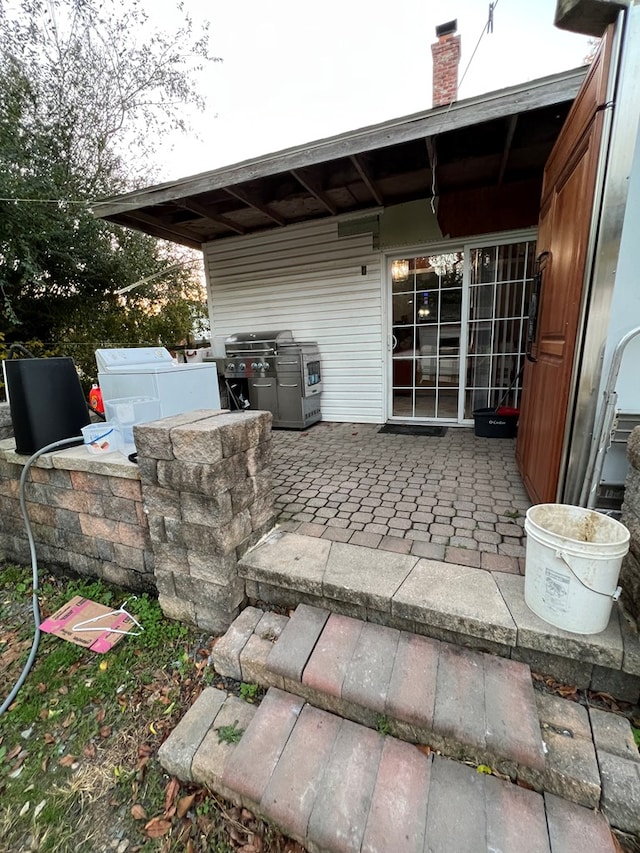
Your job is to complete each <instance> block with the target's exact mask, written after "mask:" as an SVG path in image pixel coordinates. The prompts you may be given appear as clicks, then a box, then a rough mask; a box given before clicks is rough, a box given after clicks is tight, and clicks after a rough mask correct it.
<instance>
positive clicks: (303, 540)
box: [240, 531, 331, 595]
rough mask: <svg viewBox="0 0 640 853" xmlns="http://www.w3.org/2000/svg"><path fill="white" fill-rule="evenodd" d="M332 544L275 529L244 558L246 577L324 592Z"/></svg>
mask: <svg viewBox="0 0 640 853" xmlns="http://www.w3.org/2000/svg"><path fill="white" fill-rule="evenodd" d="M330 549H331V543H330V542H327V541H326V540H324V539H317V538H315V537H312V536H298V535H296V534H294V533H281V532H280V531H276V532H274V533H273V534H272V535H270V536H268V537H267V538H266V539H265V540H264V541H263V542H262V543H260V544H259V545H257V546H256V547H255V548H254V549H253V550H252V551H250V552H248V553H247V554H245V555H244V556H243V557H242V560H241V563H240V572H241V574H242V575H243V577H246V578H249V579H250V580H257V581H260V582H262V583H267V584H272V585H273V586H286V587H288V588H292V589H295V590H300V591H301V592H308V593H311V594H313V595H322V578H323V576H324V571H325V566H326V563H327V559H328V557H329V551H330Z"/></svg>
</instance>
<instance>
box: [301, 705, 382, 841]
mask: <svg viewBox="0 0 640 853" xmlns="http://www.w3.org/2000/svg"><path fill="white" fill-rule="evenodd" d="M383 746H384V738H383V737H382V736H381V735H379V734H377V732H373V731H371V730H370V729H364V728H362V727H361V726H358V725H357V724H355V723H352V722H350V721H349V720H343V721H342V724H341V726H340V730H339V732H338V735H337V737H336V740H335V742H334V744H333V749H332V751H331V756H330V758H329V762H328V764H327V767H326V770H325V774H324V777H323V785H322V788H321V789H320V790H319V791H318V794H317V796H316V801H315V803H314V805H313V808H312V810H311V814H310V816H309V824H308V829H307V833H308V836H309V838H311V839H313V842H314V844H316V845H317V847H318V848H319V849H320V850H332V851H336V853H349V851H353V850H360V848H361V844H362V841H363V837H364V831H365V828H366V824H367V818H368V815H369V809H370V804H371V797H372V794H373V791H374V788H375V783H376V777H377V774H378V766H379V763H380V758H381V756H382V748H383Z"/></svg>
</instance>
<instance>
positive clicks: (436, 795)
mask: <svg viewBox="0 0 640 853" xmlns="http://www.w3.org/2000/svg"><path fill="white" fill-rule="evenodd" d="M234 720H235V721H238V724H237V727H236V728H237V729H238V730H240V729H244V731H243V733H242V736H241V738H240V740H239V743H237V745H236V744H233V743H228V742H225V740H224V738H222V739H221V738H220V736H219V735H220V729H221V728H222V727H223V726H228V725H230V724H231V723H232V722H233V721H234ZM159 759H160V761H161V763H162V765H163V766H164V768H165V769H166V770H167V772H169V773H171V774H173V775H176V776H178V777H179V778H180V779H182V780H184V781H191V782H195V783H199V784H205V785H207V786H208V787H209V788H210V789H212V790H213V791H215V792H216V793H218V794H220V795H221V796H224V797H225V798H227V799H229V800H231V801H233V802H235V803H237V804H238V805H241V806H243V807H245V808H247V809H249V810H250V811H252V812H254V813H255V814H257V815H259V816H261V817H263V818H264V819H266V820H268V821H270V822H271V823H273V824H275V825H276V826H278V827H279V828H280V829H281V830H282V831H283V832H284V833H285V834H287V835H288V836H290V837H292V838H294V839H295V840H297V841H298V842H299V843H300V844H302V845H303V846H304V847H305V848H306V849H307V850H309V851H312V853H315V852H316V851H327V853H334V851H335V853H392V851H393V853H424V851H428V853H451V851H454V850H455V851H456V853H467V851H468V853H481V851H490V850H502V851H504V853H520V851H525V850H526V851H527V853H570V851H574V850H579V849H584V845H585V842H586V839H588V847H589V850H590V851H591V853H615V846H614V841H613V837H612V835H611V832H610V830H609V828H608V824H607V821H606V820H605V818H604V817H603V816H602V815H598V814H596V813H595V812H593V811H591V810H589V809H586V808H583V807H581V806H577V805H575V804H573V803H569V802H567V801H566V800H562V799H560V798H558V797H555V796H553V795H551V794H545V795H544V797H543V796H542V795H540V794H538V793H536V792H534V791H531V790H526V789H524V788H522V787H518V786H516V785H513V784H511V783H510V782H507V781H503V780H501V779H498V778H496V777H495V776H488V775H485V774H481V773H478V772H476V771H475V770H474V769H473V768H471V767H468V766H465V765H463V764H460V763H457V762H455V761H451V760H449V759H446V758H442V757H440V756H434V755H433V753H431V754H428V755H427V754H426V753H425V752H424V751H421V750H419V749H418V748H416V747H415V746H411V745H410V744H408V743H405V742H403V741H400V740H397V739H395V738H393V737H391V736H389V735H382V734H380V733H378V732H375V731H372V730H371V729H368V728H365V727H363V726H360V725H358V724H357V723H353V722H351V721H349V720H344V719H341V718H340V717H338V716H336V715H334V714H330V713H328V712H326V711H322V710H319V709H317V708H314V707H313V706H311V705H308V704H307V703H305V701H304V700H303V699H302V698H300V697H298V696H293V695H291V694H289V693H285V692H283V691H281V690H278V689H277V688H271V689H270V690H269V692H268V693H267V695H266V697H265V698H264V700H263V701H262V704H261V705H260V707H259V708H257V709H255V708H253V707H251V706H250V705H247V704H246V703H243V702H242V701H241V700H239V699H237V698H236V697H227V695H226V694H225V693H223V692H222V691H219V690H216V689H214V688H207V689H206V690H205V691H204V692H203V693H202V694H201V696H200V697H199V698H198V700H197V701H196V703H195V704H194V705H193V707H192V708H191V710H190V711H189V712H188V713H187V715H186V716H185V718H184V719H183V720H182V721H181V722H180V723H179V724H178V726H177V728H176V729H175V730H174V731H173V733H172V734H171V735H170V736H169V738H168V739H167V740H166V741H165V743H164V744H163V745H162V747H161V748H160V751H159Z"/></svg>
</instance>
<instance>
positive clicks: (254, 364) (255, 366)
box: [251, 361, 262, 370]
mask: <svg viewBox="0 0 640 853" xmlns="http://www.w3.org/2000/svg"><path fill="white" fill-rule="evenodd" d="M261 367H262V365H261V364H259V363H258V362H256V361H252V362H251V370H259V369H260V368H261Z"/></svg>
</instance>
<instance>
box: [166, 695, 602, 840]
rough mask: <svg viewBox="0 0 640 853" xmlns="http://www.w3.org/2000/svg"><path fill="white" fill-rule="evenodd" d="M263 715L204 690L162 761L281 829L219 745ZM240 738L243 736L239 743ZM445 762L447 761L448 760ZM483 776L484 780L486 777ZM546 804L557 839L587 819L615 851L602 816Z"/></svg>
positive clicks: (226, 747)
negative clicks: (228, 768) (224, 735)
mask: <svg viewBox="0 0 640 853" xmlns="http://www.w3.org/2000/svg"><path fill="white" fill-rule="evenodd" d="M258 712H259V706H253V705H249V704H248V703H247V702H245V701H244V700H242V699H239V698H237V697H236V696H233V695H229V694H227V693H226V692H224V691H221V690H218V689H217V688H213V687H208V688H205V690H204V691H203V692H202V694H201V695H200V696H199V697H198V699H197V700H196V701H195V703H194V704H193V705H192V707H191V708H190V709H189V711H187V713H186V714H185V716H184V717H183V718H182V719H181V720H180V722H179V723H178V725H177V726H176V728H175V729H174V730H173V731H172V732H171V734H170V735H169V737H168V738H167V739H166V740H165V741H164V743H163V744H162V745H161V747H160V749H159V751H158V760H159V762H160V764H161V765H162V767H163V768H164V770H165V771H166V772H167V773H168V774H170V775H172V776H176V777H177V778H178V779H180V780H181V781H183V782H190V783H193V784H200V785H204V786H206V787H207V788H208V789H209V790H211V791H213V792H214V793H216V794H218V795H219V796H221V797H223V798H224V799H226V800H227V801H229V802H231V803H234V804H235V805H237V806H241V807H244V808H247V809H249V810H250V811H251V812H253V813H254V814H256V815H257V816H259V817H260V818H262V819H264V820H266V821H267V822H269V823H272V825H274V826H278V824H277V823H276V822H275V821H273V820H272V818H271V816H270V815H269V814H268V813H267V811H266V810H264V809H262V808H261V804H260V803H256V802H253V801H251V800H249V799H247V798H246V797H244V796H242V795H241V794H240V793H238V792H237V791H235V790H233V789H232V788H230V787H229V786H228V785H225V784H224V783H223V774H224V768H225V764H226V762H227V760H228V758H229V756H230V755H231V754H232V753H233V751H234V750H235V749H236V746H237V744H234V743H226V742H220V738H219V737H218V730H219V729H220V728H221V727H222V726H227V725H230V721H232V722H235V721H237V723H238V728H239V729H240V728H242V729H246V728H247V727H248V725H249V724H250V722H251V720H252V719H253V718H254V716H255V715H256V714H257V713H258ZM216 724H217V725H216ZM241 740H242V739H241V738H240V741H239V743H241ZM431 760H433V756H431ZM440 760H442V761H447V759H440ZM469 771H470V772H471V771H472V768H469ZM481 778H482V781H483V782H484V777H483V776H482V777H481ZM497 781H498V782H499V784H505V785H509V784H510V783H509V782H508V781H500V780H497ZM536 796H540V795H536ZM544 806H545V811H546V810H548V809H551V808H552V807H553V819H552V820H550V814H549V813H548V814H547V823H548V829H549V832H550V833H551V835H552V836H553V835H554V832H552V827H551V824H552V823H554V824H555V834H556V837H557V838H558V839H562V838H565V833H569V835H573V836H574V840H577V838H578V836H576V835H575V833H576V832H582V831H583V830H577V829H576V824H577V823H578V821H580V818H582V819H583V820H586V821H588V822H589V823H590V826H591V828H592V829H595V830H596V831H597V834H598V836H599V841H602V846H600V845H599V846H598V851H602V853H605V851H606V853H609V850H610V851H611V853H613V851H614V846H613V841H611V847H610V848H609V845H608V841H607V840H606V839H607V837H608V834H609V829H608V824H607V821H606V820H605V818H604V817H603V816H602V815H599V814H596V813H594V812H593V811H592V810H590V809H584V808H582V807H580V806H577V805H575V804H573V803H569V804H565V805H563V804H562V800H560V799H556V798H553V795H552V800H549V796H548V792H547V794H546V795H545V796H544ZM576 809H577V811H576ZM279 828H280V829H281V830H282V831H284V832H285V833H286V834H288V835H289V836H290V837H291V838H293V839H294V840H295V841H298V842H299V843H300V844H301V845H303V846H304V847H305V849H309V850H310V851H314V853H319V848H318V847H317V846H316V845H315V843H314V842H313V839H311V838H307V837H300V836H299V834H297V833H296V832H295V831H291V828H288V827H286V826H280V827H279ZM603 839H604V841H603ZM550 840H551V847H550V850H551V853H556V851H557V852H558V853H564V851H565V849H568V848H565V847H564V846H563V842H562V841H560V840H559V841H558V842H557V843H558V844H559V846H558V847H556V846H555V844H554V841H553V838H551V839H550ZM572 849H573V848H572Z"/></svg>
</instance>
